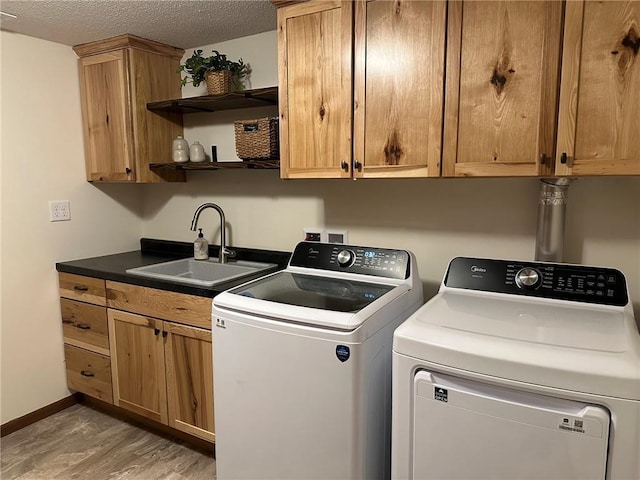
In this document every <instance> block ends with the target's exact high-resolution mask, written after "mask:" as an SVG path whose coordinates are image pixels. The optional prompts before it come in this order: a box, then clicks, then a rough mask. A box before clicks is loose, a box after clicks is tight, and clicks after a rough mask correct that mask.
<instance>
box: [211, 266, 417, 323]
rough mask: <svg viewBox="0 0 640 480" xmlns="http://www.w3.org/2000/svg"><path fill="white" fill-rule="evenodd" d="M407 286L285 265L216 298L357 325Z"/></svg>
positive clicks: (276, 315) (233, 305) (275, 315)
mask: <svg viewBox="0 0 640 480" xmlns="http://www.w3.org/2000/svg"><path fill="white" fill-rule="evenodd" d="M407 290H408V286H407V285H406V284H403V283H401V284H399V285H393V284H388V283H374V282H362V281H358V280H354V279H350V278H345V277H344V276H343V277H340V278H337V277H334V276H316V275H307V274H302V273H297V272H291V271H288V270H283V271H280V272H276V273H274V274H272V275H268V276H266V277H262V278H259V279H257V280H254V281H252V282H249V283H246V284H244V285H241V286H239V287H236V288H233V289H231V290H228V291H226V292H223V293H222V294H220V295H218V296H216V297H214V299H213V303H214V305H215V306H217V307H220V308H227V309H232V310H236V311H241V312H247V313H251V314H255V315H259V316H262V317H269V318H272V319H276V320H280V321H285V322H291V323H301V324H306V325H312V326H319V327H326V328H331V329H338V330H355V329H356V328H358V327H359V326H360V325H361V324H362V323H364V322H365V321H366V319H367V318H369V317H370V316H371V315H373V313H375V312H377V311H378V310H379V309H381V308H382V307H383V306H384V305H387V304H388V303H390V302H392V301H394V300H395V299H397V298H399V297H400V296H401V295H402V294H403V293H406V292H407ZM383 297H384V298H383Z"/></svg>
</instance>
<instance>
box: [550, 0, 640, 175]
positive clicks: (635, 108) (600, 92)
mask: <svg viewBox="0 0 640 480" xmlns="http://www.w3.org/2000/svg"><path fill="white" fill-rule="evenodd" d="M639 46H640V2H638V1H626V2H595V1H587V2H578V1H576V2H567V6H566V13H565V32H564V50H563V59H562V60H563V61H562V85H561V89H560V113H559V119H558V148H557V155H556V173H557V174H558V175H640V149H639V148H638V136H639V134H640V116H639V115H638V112H640V88H638V87H639V86H640V56H638V47H639Z"/></svg>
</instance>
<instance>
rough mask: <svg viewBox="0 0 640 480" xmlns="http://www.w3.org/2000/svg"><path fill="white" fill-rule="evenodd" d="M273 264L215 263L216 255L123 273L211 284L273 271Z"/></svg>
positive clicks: (158, 264) (175, 261)
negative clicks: (205, 258)
mask: <svg viewBox="0 0 640 480" xmlns="http://www.w3.org/2000/svg"><path fill="white" fill-rule="evenodd" d="M276 267H277V265H276V264H275V263H260V262H247V261H243V260H238V261H229V262H227V263H218V259H217V258H210V259H209V260H194V259H193V258H183V259H180V260H171V261H169V262H162V263H155V264H153V265H146V266H144V267H136V268H130V269H129V270H127V271H126V272H127V273H130V274H132V275H139V276H141V277H148V278H155V279H161V280H170V281H174V282H180V283H188V284H191V285H198V286H205V287H211V286H213V285H217V284H219V283H224V282H228V281H229V280H237V279H240V278H242V277H248V276H250V275H253V274H256V273H261V272H262V273H265V274H266V273H268V272H269V271H271V270H275V269H276Z"/></svg>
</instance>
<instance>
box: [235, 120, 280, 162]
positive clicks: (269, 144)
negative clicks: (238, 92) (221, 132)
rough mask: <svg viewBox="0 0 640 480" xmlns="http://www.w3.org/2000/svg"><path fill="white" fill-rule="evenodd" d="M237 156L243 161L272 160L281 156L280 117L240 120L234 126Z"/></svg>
mask: <svg viewBox="0 0 640 480" xmlns="http://www.w3.org/2000/svg"><path fill="white" fill-rule="evenodd" d="M233 126H234V130H235V134H236V154H237V155H238V157H240V158H241V159H242V160H272V159H277V158H279V156H280V148H279V147H280V144H279V143H278V117H271V118H269V117H265V118H258V119H255V120H240V121H237V122H234V124H233Z"/></svg>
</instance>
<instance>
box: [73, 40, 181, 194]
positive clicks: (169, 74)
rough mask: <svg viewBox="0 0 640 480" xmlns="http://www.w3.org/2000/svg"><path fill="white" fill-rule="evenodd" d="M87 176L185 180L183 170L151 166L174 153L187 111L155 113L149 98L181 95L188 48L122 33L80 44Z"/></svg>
mask: <svg viewBox="0 0 640 480" xmlns="http://www.w3.org/2000/svg"><path fill="white" fill-rule="evenodd" d="M73 49H74V51H75V52H76V54H77V55H78V56H79V57H80V59H79V61H78V62H79V72H80V95H81V103H82V116H83V130H84V149H85V162H86V169H87V180H88V181H91V182H93V181H101V182H135V183H153V182H164V181H184V179H185V174H184V172H182V171H175V170H173V171H172V170H165V171H162V172H159V173H160V174H161V175H162V176H160V175H159V174H158V173H156V172H152V171H151V170H150V169H149V167H148V165H149V164H150V163H153V162H158V161H163V160H164V159H167V161H168V160H169V159H170V158H171V142H172V139H173V138H175V137H176V136H177V135H182V115H181V114H179V113H164V112H163V113H155V112H151V111H149V110H147V103H148V102H154V101H160V100H166V99H170V98H176V97H180V96H181V86H180V76H179V75H178V73H177V69H178V66H179V65H180V59H181V58H182V54H183V53H184V51H183V50H181V49H178V48H174V47H170V46H168V45H163V44H160V43H157V42H153V41H150V40H146V39H143V38H139V37H135V36H133V35H121V36H119V37H114V38H111V39H107V40H103V41H99V42H93V43H87V44H83V45H77V46H75V47H74V48H73Z"/></svg>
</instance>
